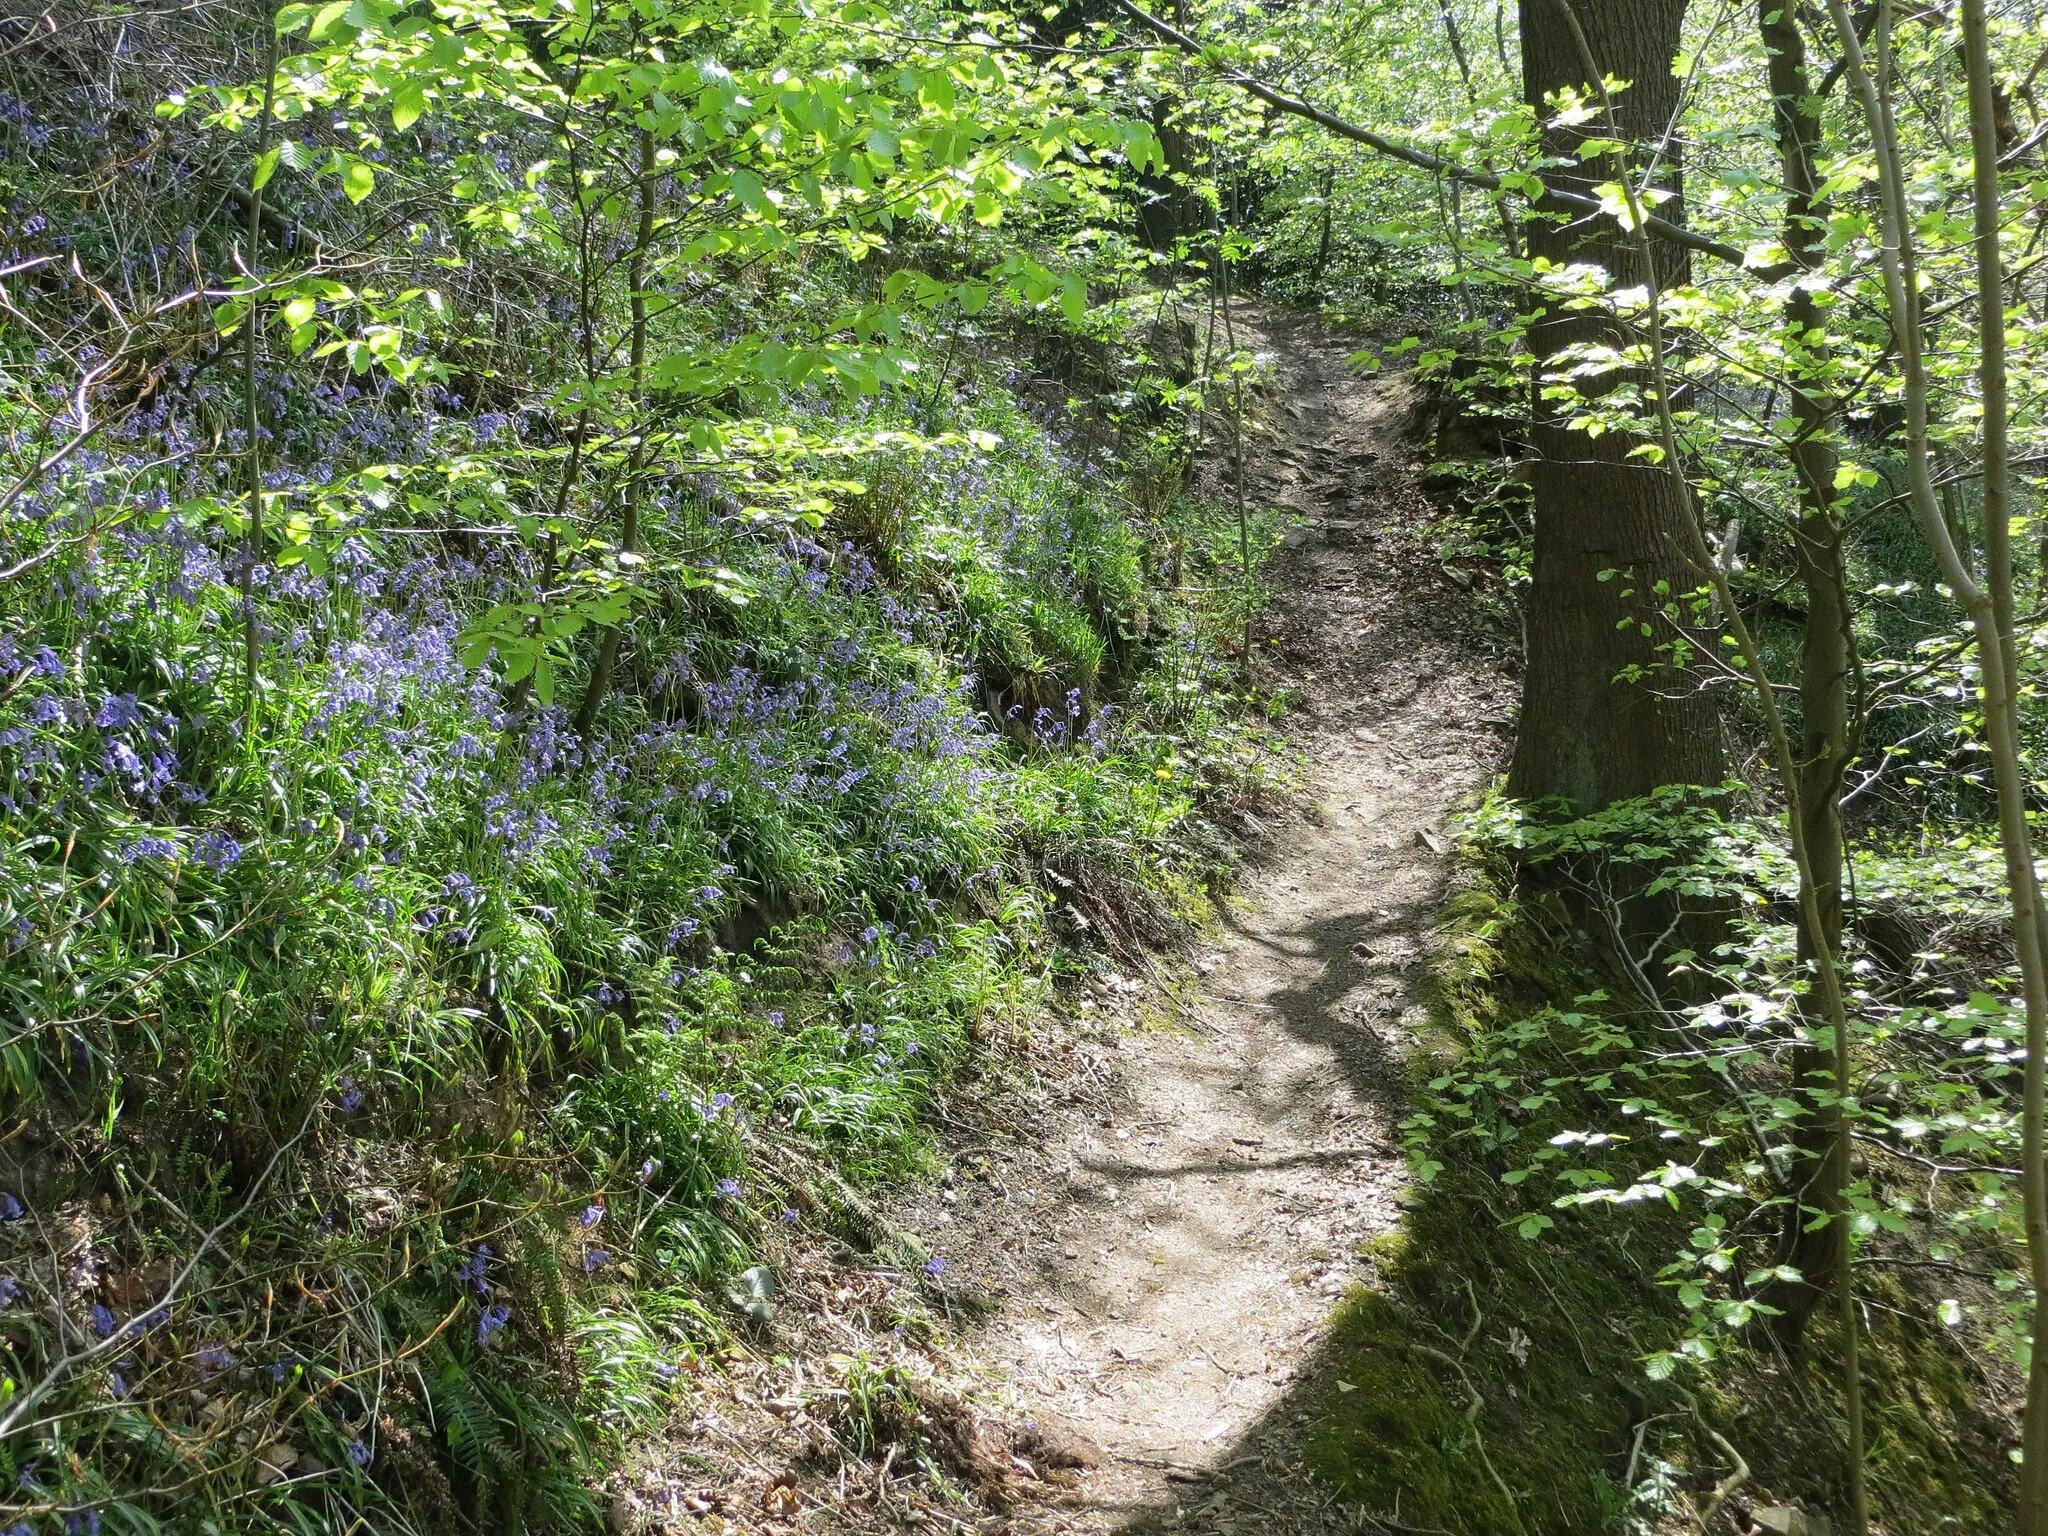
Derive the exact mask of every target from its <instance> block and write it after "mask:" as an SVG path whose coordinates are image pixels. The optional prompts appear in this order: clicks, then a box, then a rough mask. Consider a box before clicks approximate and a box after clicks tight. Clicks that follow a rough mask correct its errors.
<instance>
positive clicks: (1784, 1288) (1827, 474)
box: [1757, 0, 1853, 1345]
mask: <svg viewBox="0 0 2048 1536" xmlns="http://www.w3.org/2000/svg"><path fill="white" fill-rule="evenodd" d="M1757 13H1758V32H1759V36H1760V37H1761V39H1762V41H1763V44H1764V50H1765V54H1766V56H1767V58H1768V60H1769V70H1770V82H1771V98H1772V99H1771V108H1772V122H1773V127H1774V128H1775V130H1776V132H1777V136H1778V164H1779V170H1780V175H1781V176H1782V178H1783V180H1784V183H1785V187H1786V189H1787V191H1788V193H1789V194H1790V195H1789V197H1788V200H1787V202H1786V205H1785V232H1784V241H1785V249H1786V251H1787V252H1789V253H1790V254H1791V256H1792V259H1793V260H1794V261H1795V262H1797V263H1798V264H1799V265H1800V266H1802V267H1809V266H1812V265H1813V264H1814V263H1815V262H1816V261H1817V260H1818V259H1819V256H1820V254H1821V252H1822V251H1823V249H1824V247H1825V244H1826V233H1827V232H1826V222H1827V212H1828V210H1827V207H1826V205H1825V204H1823V203H1819V202H1817V200H1816V197H1815V192H1816V189H1817V187H1818V185H1819V182H1818V177H1817V174H1816V170H1815V146H1816V144H1817V142H1818V139H1819V133H1820V124H1819V121H1818V119H1817V118H1816V117H1815V116H1814V115H1813V111H1812V109H1811V105H1810V104H1811V102H1812V100H1813V88H1812V86H1811V84H1810V83H1809V82H1808V79H1807V70H1806V43H1805V38H1804V37H1803V36H1802V34H1801V33H1800V30H1799V24H1798V23H1797V21H1795V20H1794V19H1793V17H1792V14H1791V12H1790V9H1789V8H1788V7H1786V6H1785V5H1784V4H1782V3H1781V0H1757ZM1821 322H1822V316H1821V315H1820V313H1819V311H1818V310H1817V309H1816V308H1815V306H1814V302H1813V295H1812V294H1811V293H1810V292H1809V291H1808V290H1807V289H1805V288H1794V289H1793V291H1792V295H1791V297H1790V298H1789V299H1788V300H1787V301H1786V304H1785V324H1784V336H1785V358H1786V369H1787V372H1788V373H1790V374H1791V376H1792V378H1793V380H1794V382H1795V386H1796V385H1797V382H1798V380H1799V379H1800V378H1801V377H1802V376H1814V375H1818V374H1819V373H1820V372H1821V370H1822V368H1823V366H1824V365H1825V363H1826V361H1827V359H1826V357H1825V356H1824V355H1823V354H1819V353H1816V352H1815V351H1814V350H1813V349H1812V348H1811V347H1809V346H1808V345H1807V344H1806V343H1805V341H1804V340H1803V338H1805V337H1807V336H1809V335H1813V334H1816V333H1817V332H1818V331H1819V330H1821V329H1822V324H1821ZM1792 418H1793V420H1794V421H1795V422H1796V423H1797V425H1798V431H1797V435H1796V436H1795V438H1794V440H1793V442H1792V444H1791V446H1790V449H1789V456H1790V458H1791V461H1792V469H1793V473H1794V475H1795V476H1796V477H1797V479H1798V482H1799V498H1800V517H1799V526H1798V531H1797V537H1796V538H1795V540H1794V547H1795V550H1796V552H1797V558H1798V566H1799V578H1800V582H1801V584H1802V585H1803V586H1804V587H1805V588H1806V628H1805V633H1804V636H1803V638H1802V642H1801V646H1800V653H1799V707H1800V715H1801V718H1802V722H1803V730H1802V734H1801V739H1800V746H1799V774H1798V781H1797V783H1796V784H1795V785H1794V786H1793V788H1794V791H1795V793H1796V795H1797V798H1798V815H1799V819H1800V823H1801V825H1802V826H1803V827H1804V829H1805V835H1806V851H1807V860H1808V863H1809V865H1810V866H1811V871H1812V877H1813V885H1814V897H1815V903H1814V905H1815V909H1816V911H1817V913H1818V916H1819V929H1820V931H1819V932H1818V933H1815V932H1812V931H1810V930H1809V927H1808V925H1807V924H1806V923H1805V922H1804V921H1802V922H1801V923H1800V925H1799V958H1800V960H1801V962H1802V964H1803V965H1811V964H1812V962H1813V960H1814V958H1815V955H1816V953H1817V952H1818V950H1819V949H1820V948H1822V947H1825V949H1826V951H1827V953H1828V954H1830V955H1839V954H1840V953H1841V950H1842V858H1843V839H1842V812H1841V797H1842V776H1843V774H1844V772H1846V771H1847V768H1848V765H1849V757H1848V754H1849V671H1850V660H1851V649H1850V647H1851V645H1852V643H1853V642H1852V639H1851V633H1850V615H1849V606H1848V573H1847V570H1846V568H1845V566H1844V563H1843V554H1842V526H1841V522H1840V520H1839V519H1838V518H1837V517H1836V515H1835V498H1836V494H1837V493H1836V491H1835V466H1836V454H1835V449H1834V444H1833V441H1832V434H1833V430H1834V426H1835V421H1834V408H1833V404H1832V402H1831V401H1830V400H1829V399H1828V398H1827V397H1826V394H1825V389H1824V387H1815V388H1812V389H1807V388H1799V387H1795V389H1794V392H1793V395H1792ZM1808 1002H1809V1006H1808V1007H1807V1008H1806V1010H1805V1015H1806V1022H1807V1025H1808V1027H1809V1028H1824V1027H1827V1020H1826V1019H1825V1018H1823V1017H1821V1015H1820V1009H1819V1007H1818V1005H1817V1002H1815V1001H1814V1000H1813V999H1809V1000H1808ZM1792 1072H1793V1077H1794V1079H1795V1081H1797V1082H1798V1083H1799V1085H1800V1086H1801V1088H1802V1089H1804V1090H1806V1092H1807V1094H1808V1096H1809V1105H1808V1112H1807V1114H1806V1116H1805V1117H1804V1118H1802V1119H1801V1120H1800V1121H1799V1124H1798V1128H1797V1130H1796V1131H1795V1133H1794V1135H1793V1144H1794V1147H1795V1149H1796V1151H1797V1152H1798V1161H1797V1162H1796V1163H1795V1164H1794V1166H1793V1169H1792V1184H1793V1190H1794V1193H1795V1195H1796V1196H1797V1202H1796V1204H1795V1205H1793V1206H1792V1207H1791V1208H1790V1209H1789V1210H1787V1212H1786V1215H1785V1225H1784V1227H1783V1229H1782V1231H1781V1232H1780V1234H1779V1245H1778V1252H1779V1259H1780V1261H1781V1262H1782V1263H1785V1264H1789V1265H1791V1266H1792V1267H1793V1268H1795V1269H1797V1270H1798V1271H1799V1272H1800V1274H1801V1276H1802V1277H1803V1279H1802V1280H1801V1281H1799V1282H1792V1283H1773V1284H1772V1285H1770V1286H1769V1287H1767V1289H1766V1291H1765V1293H1764V1295H1763V1297H1762V1300H1763V1301H1764V1302H1765V1303H1766V1304H1767V1305H1769V1306H1771V1307H1774V1308H1776V1309H1777V1316H1776V1317H1775V1319H1774V1320H1773V1323H1772V1327H1773V1329H1774V1331H1775V1332H1776V1333H1777V1334H1778V1337H1779V1338H1780V1339H1781V1340H1782V1341H1784V1342H1785V1343H1786V1344H1788V1345H1796V1344H1797V1343H1798V1341H1799V1339H1800V1337H1801V1335H1802V1334H1803V1333H1804V1332H1805V1328H1806V1322H1807V1319H1808V1317H1809V1316H1810V1315H1811V1314H1812V1312H1813V1309H1814V1307H1815V1306H1816V1305H1817V1304H1818V1303H1819V1301H1820V1299H1821V1297H1822V1296H1824V1295H1825V1294H1826V1293H1827V1292H1828V1290H1829V1289H1830V1288H1831V1287H1833V1286H1834V1285H1835V1284H1836V1283H1838V1282H1839V1280H1840V1279H1841V1276H1842V1271H1843V1268H1844V1264H1845V1261H1846V1259H1847V1257H1848V1243H1847V1238H1848V1228H1847V1227H1846V1226H1845V1225H1844V1224H1843V1223H1842V1222H1841V1221H1840V1220H1838V1219H1835V1218H1836V1217H1837V1216H1838V1215H1839V1213H1840V1208H1841V1190H1842V1188H1843V1186H1844V1185H1846V1184H1847V1183H1848V1178H1849V1170H1848V1169H1847V1167H1845V1166H1844V1153H1845V1152H1846V1151H1847V1146H1846V1143H1845V1142H1844V1140H1843V1138H1842V1135H1841V1111H1840V1110H1839V1109H1838V1108H1837V1107H1836V1105H1835V1102H1834V1099H1835V1095H1834V1088H1835V1059H1834V1053H1833V1052H1832V1051H1831V1050H1830V1049H1829V1048H1828V1047H1826V1046H1824V1045H1808V1046H1802V1047H1800V1048H1799V1049H1797V1050H1795V1051H1794V1052H1793V1057H1792ZM1816 1216H1824V1217H1826V1218H1828V1220H1827V1221H1826V1222H1825V1224H1823V1225H1815V1223H1814V1218H1815V1217H1816Z"/></svg>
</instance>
